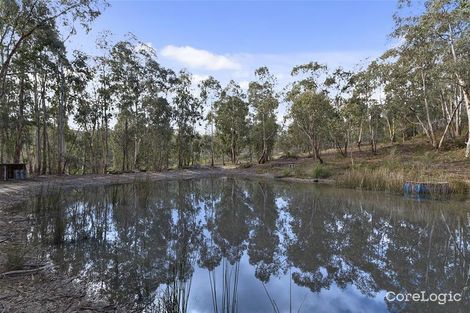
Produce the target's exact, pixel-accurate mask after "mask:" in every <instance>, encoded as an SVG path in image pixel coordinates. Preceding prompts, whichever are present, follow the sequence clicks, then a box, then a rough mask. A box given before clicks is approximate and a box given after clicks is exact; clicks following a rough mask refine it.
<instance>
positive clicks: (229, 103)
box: [214, 80, 248, 164]
mask: <svg viewBox="0 0 470 313" xmlns="http://www.w3.org/2000/svg"><path fill="white" fill-rule="evenodd" d="M214 107H215V124H216V127H217V135H218V136H219V137H220V138H221V142H222V143H223V145H224V147H223V150H224V151H223V153H225V152H229V155H230V160H231V161H232V163H233V164H235V163H237V157H238V154H239V153H240V149H241V148H242V146H243V143H244V140H245V137H246V135H247V132H248V121H247V117H248V103H247V102H246V101H245V95H244V94H243V91H242V89H241V88H240V86H239V85H238V84H237V83H235V81H233V80H231V81H230V82H229V83H228V85H227V86H226V87H225V88H224V89H223V90H222V92H221V96H220V99H219V100H218V101H217V102H216V103H215V104H214Z"/></svg>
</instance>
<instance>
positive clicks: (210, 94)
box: [199, 76, 221, 167]
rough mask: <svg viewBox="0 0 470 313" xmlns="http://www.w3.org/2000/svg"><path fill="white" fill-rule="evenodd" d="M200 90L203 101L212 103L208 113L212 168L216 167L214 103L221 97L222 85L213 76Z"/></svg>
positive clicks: (203, 83)
mask: <svg viewBox="0 0 470 313" xmlns="http://www.w3.org/2000/svg"><path fill="white" fill-rule="evenodd" d="M199 89H200V90H201V94H200V97H201V100H202V102H203V103H204V104H205V105H207V103H208V102H209V103H210V107H209V112H208V113H207V116H206V120H207V121H208V123H209V124H210V129H211V138H210V141H211V146H210V150H211V166H212V167H213V166H214V124H215V111H214V102H215V101H216V99H217V98H219V96H220V89H221V87H220V83H219V82H218V81H217V80H216V79H215V78H214V77H212V76H209V77H208V78H207V79H205V80H203V81H202V82H201V83H199Z"/></svg>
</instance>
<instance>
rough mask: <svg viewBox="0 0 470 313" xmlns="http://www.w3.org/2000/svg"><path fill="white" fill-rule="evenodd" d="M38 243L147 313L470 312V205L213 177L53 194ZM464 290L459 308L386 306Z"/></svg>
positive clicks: (47, 198) (105, 292) (42, 210)
mask: <svg viewBox="0 0 470 313" xmlns="http://www.w3.org/2000/svg"><path fill="white" fill-rule="evenodd" d="M28 206H29V207H30V208H31V214H32V216H33V217H34V219H35V223H34V224H33V226H32V227H31V231H30V233H29V234H28V242H29V243H30V244H31V245H37V244H42V245H45V246H46V247H47V249H45V251H46V252H45V253H47V255H46V257H47V258H49V259H51V260H52V261H53V262H54V263H55V264H57V265H58V268H59V270H60V271H63V272H65V273H67V274H69V275H77V276H79V277H80V278H81V279H83V280H85V281H86V282H87V286H89V290H90V292H94V293H99V294H100V295H101V296H103V297H105V298H106V299H108V300H109V301H111V302H113V303H121V304H126V303H132V304H134V307H133V308H134V309H136V310H140V309H142V310H144V311H145V312H150V311H157V312H178V311H179V312H192V313H196V312H283V313H284V312H328V313H334V312H468V308H469V307H470V296H469V293H468V290H467V287H468V286H469V284H470V283H469V277H470V276H469V270H470V251H469V247H470V245H469V242H470V241H469V240H470V208H468V203H465V202H462V201H460V202H459V201H450V200H447V201H417V200H413V199H405V198H403V197H402V196H394V195H384V194H379V193H364V192H358V191H353V190H343V189H336V188H333V187H327V186H314V185H308V184H294V183H282V182H276V181H267V180H266V181H265V180H251V179H250V180H247V179H236V178H230V177H213V178H203V179H194V180H175V181H162V182H136V183H133V184H124V185H112V186H106V187H93V188H84V189H77V190H67V191H51V190H49V191H46V190H45V191H44V192H43V193H42V194H41V195H39V196H37V197H35V198H33V199H31V200H30V203H29V204H28ZM387 292H394V293H395V294H398V293H419V292H425V293H426V295H429V294H431V293H437V294H439V293H446V294H448V293H449V292H451V293H454V294H455V293H461V294H462V296H461V301H445V302H446V303H445V304H439V303H438V302H436V301H428V302H423V301H421V302H413V301H408V302H406V301H397V300H396V299H395V300H391V301H389V300H390V299H389V300H387V298H386V295H387Z"/></svg>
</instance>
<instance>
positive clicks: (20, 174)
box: [0, 163, 26, 180]
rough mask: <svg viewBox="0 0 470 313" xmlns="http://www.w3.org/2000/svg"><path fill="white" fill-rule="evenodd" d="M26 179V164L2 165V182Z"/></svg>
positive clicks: (0, 165)
mask: <svg viewBox="0 0 470 313" xmlns="http://www.w3.org/2000/svg"><path fill="white" fill-rule="evenodd" d="M9 179H26V164H24V163H10V164H6V163H0V180H9Z"/></svg>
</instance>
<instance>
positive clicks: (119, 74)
mask: <svg viewBox="0 0 470 313" xmlns="http://www.w3.org/2000/svg"><path fill="white" fill-rule="evenodd" d="M138 44H139V43H135V42H131V41H120V42H118V43H116V44H115V45H114V46H113V47H112V50H111V68H112V79H111V81H112V82H113V91H114V95H115V97H116V100H117V103H118V104H117V106H118V109H119V113H118V123H123V125H121V128H122V132H120V134H119V138H116V140H115V142H116V144H117V146H118V149H116V150H115V155H116V154H120V158H122V167H121V168H122V170H123V171H124V170H129V169H131V168H135V167H136V165H137V161H138V154H139V148H140V141H141V133H140V132H139V131H138V130H137V128H138V125H139V121H140V118H141V116H142V102H141V97H142V95H143V92H144V84H143V75H144V67H143V65H142V63H141V60H140V55H139V54H140V52H141V51H142V50H140V49H139V47H138V46H137V45H138ZM131 137H133V138H131ZM131 142H132V143H133V144H134V145H133V147H131V146H130V145H131ZM131 148H132V150H131ZM129 152H133V154H134V156H133V159H132V160H130V156H129ZM131 162H132V163H131Z"/></svg>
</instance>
